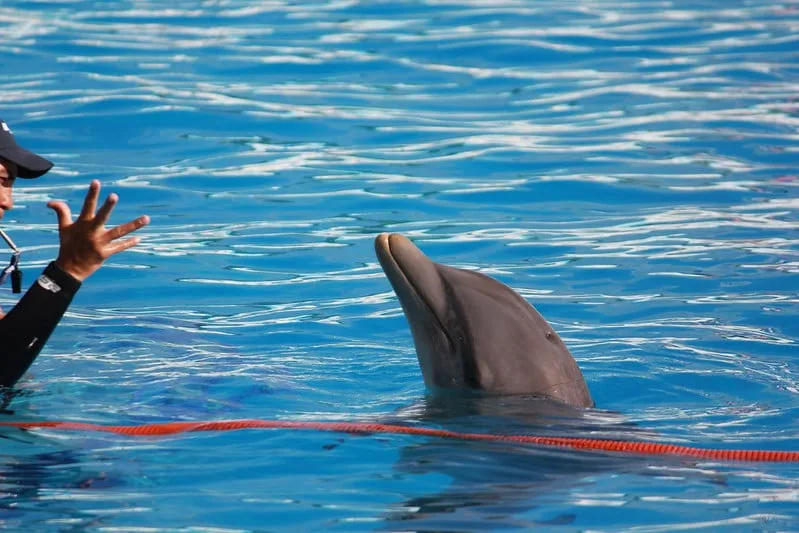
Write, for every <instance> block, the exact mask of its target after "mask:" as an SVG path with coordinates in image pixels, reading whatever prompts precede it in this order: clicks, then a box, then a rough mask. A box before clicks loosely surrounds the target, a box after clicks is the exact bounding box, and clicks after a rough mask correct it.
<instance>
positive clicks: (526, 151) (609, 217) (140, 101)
mask: <svg viewBox="0 0 799 533" xmlns="http://www.w3.org/2000/svg"><path fill="white" fill-rule="evenodd" d="M0 20H2V21H3V23H2V25H1V26H0V69H1V70H0V71H1V72H2V80H3V81H2V89H0V117H2V118H3V119H4V120H6V121H8V123H9V124H10V125H11V127H12V128H13V129H14V133H15V135H16V137H17V139H18V140H19V142H20V143H21V144H23V145H24V146H26V147H28V148H30V149H32V150H35V151H37V152H39V153H41V154H43V155H45V156H47V157H48V158H50V159H52V160H53V161H55V162H56V167H55V168H54V170H53V171H52V172H50V173H49V174H48V175H47V176H46V177H45V178H43V179H40V180H36V181H24V182H23V180H19V182H18V183H17V186H16V187H15V200H16V206H15V209H14V210H13V211H11V212H9V213H7V214H6V216H5V218H4V219H3V220H2V228H3V229H4V230H6V231H7V232H8V233H9V234H10V235H11V236H12V237H13V238H14V240H15V241H16V243H17V244H18V245H19V246H20V247H21V248H23V250H24V253H23V255H22V267H23V270H24V272H25V282H26V284H27V283H30V282H31V281H33V280H34V279H35V278H36V276H37V275H38V272H39V271H40V270H41V269H42V268H43V267H44V266H45V265H46V264H47V263H48V262H49V261H50V260H51V259H53V258H54V257H55V255H56V254H57V250H58V248H57V241H58V236H57V231H56V220H55V215H54V214H53V213H52V212H51V211H50V210H48V209H47V208H46V207H45V204H46V202H47V201H48V200H50V199H63V200H66V201H68V202H69V203H70V205H71V206H72V208H73V211H77V210H78V209H79V206H80V203H81V201H82V198H83V195H84V194H85V191H86V188H87V187H88V184H89V182H90V180H91V179H93V178H97V179H100V180H101V181H102V183H103V187H104V189H103V193H104V194H105V193H107V192H111V191H114V192H117V193H118V194H119V195H120V198H121V200H120V204H119V206H118V207H117V209H116V210H115V212H114V215H113V219H112V220H113V221H116V222H123V221H126V220H129V219H131V218H133V217H135V216H138V215H140V214H148V215H149V216H150V217H151V219H152V222H151V224H150V226H148V227H147V228H145V229H144V230H142V232H141V235H142V238H143V240H142V243H141V244H140V245H139V246H138V247H137V248H135V249H133V250H131V251H128V252H125V253H124V254H121V255H119V256H116V257H114V258H113V259H112V260H111V261H109V263H108V264H107V265H106V266H105V267H104V268H103V269H101V270H100V271H99V272H98V273H96V274H95V275H94V276H93V277H92V278H90V279H89V280H87V282H86V283H85V284H84V286H83V288H82V289H81V290H80V292H79V293H78V295H77V296H76V298H75V300H74V302H73V304H72V306H71V307H70V310H69V311H68V313H67V315H66V316H65V317H64V319H63V320H62V322H61V324H60V326H59V327H58V329H57V330H56V332H55V334H54V335H53V337H52V338H51V339H50V341H49V343H48V344H47V346H46V347H45V349H44V350H43V352H42V354H41V355H40V356H39V358H38V359H37V361H36V362H35V363H34V365H33V366H32V367H31V369H30V370H29V372H28V374H27V375H26V377H25V378H24V379H23V380H22V381H21V382H20V383H19V388H20V390H19V395H18V397H17V398H16V399H15V400H14V401H13V403H11V405H10V406H9V410H10V412H8V413H6V414H4V415H3V416H2V417H0V418H2V421H24V420H69V421H75V422H89V423H96V424H134V425H135V424H148V423H162V422H173V421H204V420H226V419H242V418H258V419H275V420H298V421H348V422H382V423H393V424H400V425H407V426H419V427H431V428H440V429H446V430H450V431H458V432H471V433H495V434H547V435H563V436H587V437H602V438H618V439H647V440H654V441H658V442H670V443H676V444H681V445H687V446H695V447H702V448H723V449H774V450H799V432H798V430H797V427H799V426H798V424H797V422H799V376H798V374H797V373H798V372H799V350H798V349H797V345H799V311H798V309H799V306H797V303H799V231H797V230H799V194H798V193H799V143H798V142H797V141H799V54H797V52H796V50H799V2H797V1H796V0H782V1H779V2H778V1H771V0H764V1H738V0H733V1H730V2H723V3H720V2H701V1H688V0H686V1H682V0H675V1H648V0H642V1H636V2H610V1H605V0H593V1H589V0H586V1H582V2H555V1H548V0H542V1H536V2H533V1H520V0H517V1H512V0H508V1H502V0H490V1H489V0H485V1H483V0H471V1H469V0H430V1H425V2H409V1H394V2H367V1H357V0H330V1H309V2H288V1H283V0H251V1H248V0H213V1H201V0H179V1H175V2H158V1H155V0H108V1H79V0H65V1H55V0H53V1H28V0H4V1H3V2H2V4H0ZM380 232H397V233H402V234H404V235H406V236H408V237H409V238H411V239H412V240H413V241H414V242H415V243H416V244H417V245H418V246H419V247H420V248H421V249H422V250H423V251H424V252H425V253H426V254H428V255H429V256H430V257H431V258H433V259H434V260H436V261H439V262H442V263H445V264H449V265H453V266H457V267H461V268H468V269H475V270H478V271H481V272H483V273H486V274H488V275H491V276H493V277H496V278H497V279H499V280H501V281H502V282H504V283H507V284H508V285H510V286H512V287H514V288H515V289H517V290H518V291H519V292H520V293H521V294H522V295H523V296H525V297H526V298H527V299H528V300H529V301H530V302H531V303H533V304H534V305H535V306H536V307H537V308H538V310H539V311H540V312H541V313H542V314H543V315H544V316H545V317H547V319H548V320H549V321H550V323H551V324H552V325H553V326H554V328H555V329H556V330H557V331H558V332H559V333H560V335H561V336H562V337H563V339H564V340H565V342H566V343H567V345H568V346H569V347H570V349H571V351H572V353H573V354H574V356H575V358H576V360H577V361H578V363H579V365H580V367H581V369H582V371H583V374H584V375H585V377H586V381H587V383H588V386H589V388H590V390H591V393H592V395H593V397H594V400H595V401H596V405H597V408H596V409H594V410H591V411H589V412H587V413H585V414H584V416H582V417H579V418H578V419H570V418H568V417H566V418H563V419H558V418H557V417H556V418H550V417H543V418H542V417H540V416H538V415H537V414H536V413H535V411H536V409H535V407H531V404H530V402H529V399H519V398H479V397H477V398H475V397H465V396H458V395H455V396H452V397H443V398H442V397H435V396H431V395H429V394H428V393H427V391H426V390H425V387H424V384H423V382H422V378H421V373H420V371H419V368H418V365H417V362H416V355H415V351H414V346H413V341H412V338H411V335H410V332H409V330H408V327H407V324H406V321H405V318H404V316H403V314H402V311H401V309H400V307H399V303H398V301H397V299H396V297H395V295H394V293H393V292H392V290H391V287H390V285H389V283H388V281H387V279H386V278H385V276H384V275H383V272H382V270H381V269H380V267H379V265H378V263H377V259H376V258H375V255H374V249H373V239H374V237H375V236H376V235H377V234H379V233H380ZM0 260H3V261H4V259H2V257H0ZM16 298H17V296H16V295H13V294H12V293H11V291H10V289H9V287H8V286H7V285H6V286H3V287H2V288H0V305H2V307H3V308H4V309H5V310H8V309H9V308H11V307H12V306H13V305H14V302H15V301H16ZM0 436H2V437H3V445H2V450H1V452H0V527H2V528H4V529H8V530H18V531H97V532H116V531H137V532H140V531H141V532H167V531H170V532H171V531H178V532H184V531H185V532H189V531H190V532H195V531H208V532H244V531H258V532H266V531H524V530H531V529H541V530H562V531H578V530H579V531H610V530H629V531H636V532H656V531H670V530H704V529H706V530H726V531H744V530H746V531H751V530H757V531H762V530H765V531H788V530H797V529H799V504H798V503H797V502H798V501H799V465H797V464H790V463H788V464H778V463H745V462H725V461H712V460H696V459H688V458H676V457H662V456H649V455H637V456H630V455H621V454H614V453H605V452H587V451H578V450H569V449H558V448H549V447H545V446H531V445H523V444H509V443H501V442H474V441H462V440H451V439H441V438H434V437H424V436H414V435H394V434H367V435H359V434H352V433H329V432H321V431H308V430H285V429H270V430H241V431H229V432H206V433H188V434H176V435H171V436H162V437H130V436H122V435H115V434H108V433H98V432H89V431H86V432H80V431H79V432H74V431H73V432H62V431H57V430H52V429H49V430H46V429H45V430H34V431H21V430H14V429H9V428H4V429H2V430H0Z"/></svg>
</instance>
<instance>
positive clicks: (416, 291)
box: [384, 235, 455, 348]
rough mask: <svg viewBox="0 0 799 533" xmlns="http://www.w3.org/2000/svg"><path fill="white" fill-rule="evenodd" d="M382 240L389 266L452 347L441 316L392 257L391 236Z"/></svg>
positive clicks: (451, 346) (444, 283) (444, 282)
mask: <svg viewBox="0 0 799 533" xmlns="http://www.w3.org/2000/svg"><path fill="white" fill-rule="evenodd" d="M384 241H385V250H386V252H388V253H387V254H386V255H387V256H388V257H389V258H390V259H391V266H392V267H393V269H394V271H395V272H397V273H399V275H400V276H402V280H403V281H404V282H405V284H406V285H407V286H408V287H409V288H410V289H411V291H413V296H415V297H416V299H417V300H419V301H420V302H421V303H422V304H423V305H424V307H425V308H426V309H427V311H428V312H429V313H430V314H431V315H432V316H433V318H434V319H435V321H436V325H437V326H438V329H439V330H440V331H441V333H443V334H444V337H446V339H447V342H448V343H449V345H450V348H453V347H454V346H455V344H454V343H453V342H452V338H451V337H450V335H449V332H448V331H447V328H445V327H444V322H443V320H441V317H439V316H438V314H437V313H436V310H435V308H434V307H433V306H432V305H430V302H429V301H428V299H427V298H425V296H424V294H423V293H422V292H421V291H420V290H419V289H418V288H417V287H416V285H414V283H413V281H411V279H410V278H409V277H408V276H407V275H406V274H405V271H404V270H403V269H402V267H401V266H400V264H399V262H398V261H397V260H396V259H395V258H394V253H393V252H392V251H391V236H390V235H387V236H386V237H385V239H384ZM441 282H442V284H443V285H444V286H446V281H445V280H443V279H442V280H441ZM397 296H398V297H399V295H397ZM400 304H402V299H400Z"/></svg>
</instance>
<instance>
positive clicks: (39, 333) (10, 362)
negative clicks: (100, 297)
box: [0, 263, 80, 387]
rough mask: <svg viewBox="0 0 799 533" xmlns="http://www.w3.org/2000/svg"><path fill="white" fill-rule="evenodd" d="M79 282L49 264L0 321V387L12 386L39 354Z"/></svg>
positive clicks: (78, 286) (53, 264)
mask: <svg viewBox="0 0 799 533" xmlns="http://www.w3.org/2000/svg"><path fill="white" fill-rule="evenodd" d="M79 288H80V282H79V281H78V280H76V279H75V278H73V277H72V276H70V275H69V274H67V273H66V272H64V271H63V270H61V269H60V268H58V267H57V266H56V265H55V263H50V264H49V265H48V266H47V268H45V269H44V272H43V273H42V276H41V277H39V279H38V280H36V281H35V282H34V283H33V284H32V285H31V287H30V288H29V289H28V292H26V293H25V295H24V296H23V297H22V298H21V299H20V300H19V302H18V303H17V305H15V306H14V308H13V309H12V310H11V311H9V312H8V314H7V315H6V316H5V317H3V319H2V320H0V387H12V386H13V385H14V384H15V383H16V382H17V380H19V378H21V377H22V375H23V374H24V373H25V371H26V370H28V367H29V366H31V363H33V360H34V359H36V356H37V355H39V352H40V351H41V350H42V347H44V344H45V343H46V342H47V339H48V338H49V337H50V334H51V333H52V332H53V330H54V329H55V327H56V325H58V322H59V320H61V317H62V316H63V315H64V312H65V311H66V310H67V307H69V304H70V302H71V301H72V297H73V296H75V293H76V292H77V291H78V289H79Z"/></svg>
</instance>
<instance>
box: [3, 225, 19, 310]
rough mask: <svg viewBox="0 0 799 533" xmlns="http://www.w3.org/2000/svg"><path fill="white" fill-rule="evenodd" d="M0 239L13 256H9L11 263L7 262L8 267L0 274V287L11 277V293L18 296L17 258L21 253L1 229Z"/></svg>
mask: <svg viewBox="0 0 799 533" xmlns="http://www.w3.org/2000/svg"><path fill="white" fill-rule="evenodd" d="M0 237H2V238H3V240H4V241H6V244H7V245H8V247H9V248H11V250H12V251H13V254H11V262H9V263H8V266H7V267H5V268H4V269H3V271H2V273H0V285H2V284H3V283H5V281H6V278H7V277H9V276H11V292H13V293H14V294H19V293H20V292H22V271H21V270H20V269H19V256H20V254H21V253H22V252H21V251H20V249H19V248H17V245H16V244H14V241H12V240H11V237H9V236H8V235H7V234H6V232H5V231H3V230H1V229H0Z"/></svg>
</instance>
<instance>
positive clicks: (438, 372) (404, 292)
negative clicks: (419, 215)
mask: <svg viewBox="0 0 799 533" xmlns="http://www.w3.org/2000/svg"><path fill="white" fill-rule="evenodd" d="M375 251H376V253H377V258H378V260H379V261H380V265H381V266H382V267H383V271H384V272H385V274H386V277H388V280H389V281H390V282H391V286H392V287H393V288H394V292H395V293H396V294H397V297H398V298H399V301H400V304H401V305H402V310H403V311H404V313H405V317H406V318H407V320H408V324H409V326H410V329H411V334H412V335H413V342H414V345H415V346H416V355H417V357H418V359H419V366H420V368H421V370H422V375H423V376H424V382H425V385H427V387H428V388H431V389H437V388H441V389H475V390H481V391H486V392H488V393H493V394H532V395H536V396H545V397H549V398H553V399H556V400H559V401H561V402H564V403H566V404H569V405H573V406H577V407H593V405H594V402H593V400H592V399H591V395H590V394H589V392H588V387H587V386H586V384H585V380H584V379H583V374H582V372H580V368H579V367H578V366H577V362H576V361H575V360H574V357H572V354H571V353H570V352H569V350H568V348H566V345H565V344H564V343H563V341H562V340H561V339H560V337H559V336H558V334H557V333H556V332H555V330H554V329H552V327H551V326H550V325H549V324H548V323H547V321H546V320H545V319H544V317H542V316H541V315H540V314H539V313H538V311H536V310H535V309H534V308H533V306H532V305H530V304H529V303H528V302H527V300H525V299H524V298H522V297H521V296H520V295H519V294H517V293H516V292H514V291H513V290H512V289H510V288H509V287H508V286H506V285H504V284H502V283H500V282H499V281H497V280H495V279H492V278H490V277H488V276H486V275H484V274H480V273H479V272H472V271H469V270H462V269H459V268H454V267H450V266H446V265H441V264H438V263H435V262H433V261H431V260H430V259H428V258H427V256H425V255H424V254H423V253H422V252H421V250H419V248H417V247H416V246H415V245H414V244H413V243H412V242H411V241H409V240H408V239H407V238H405V237H403V236H402V235H398V234H386V233H384V234H381V235H379V236H378V237H377V238H376V239H375Z"/></svg>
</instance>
